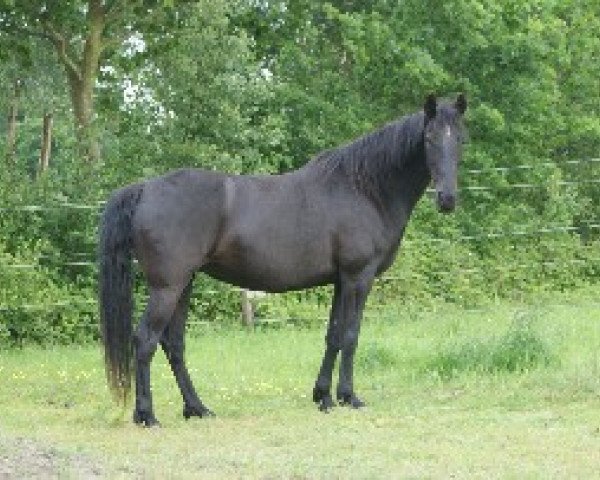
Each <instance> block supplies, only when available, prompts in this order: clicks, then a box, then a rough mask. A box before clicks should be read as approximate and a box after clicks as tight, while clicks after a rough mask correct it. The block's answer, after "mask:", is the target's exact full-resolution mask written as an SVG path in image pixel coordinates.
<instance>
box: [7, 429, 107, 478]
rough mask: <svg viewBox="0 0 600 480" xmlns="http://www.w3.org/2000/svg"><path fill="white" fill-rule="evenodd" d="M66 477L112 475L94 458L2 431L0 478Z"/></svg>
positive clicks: (104, 476)
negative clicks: (60, 449)
mask: <svg viewBox="0 0 600 480" xmlns="http://www.w3.org/2000/svg"><path fill="white" fill-rule="evenodd" d="M65 477H66V478H78V479H96V478H107V477H110V474H109V472H108V470H107V469H106V468H105V467H104V466H103V465H100V464H99V463H98V461H97V460H95V459H92V458H89V457H86V456H84V455H81V454H77V455H69V454H66V453H64V452H60V451H59V450H57V449H55V448H53V447H51V446H45V445H42V444H40V443H39V442H37V441H35V440H32V439H29V438H23V437H8V436H6V435H4V434H2V433H1V432H0V479H2V480H4V479H25V478H27V479H31V478H40V479H41V478H43V479H52V478H65Z"/></svg>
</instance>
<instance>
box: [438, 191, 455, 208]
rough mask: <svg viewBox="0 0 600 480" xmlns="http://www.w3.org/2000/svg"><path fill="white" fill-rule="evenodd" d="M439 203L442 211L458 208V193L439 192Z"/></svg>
mask: <svg viewBox="0 0 600 480" xmlns="http://www.w3.org/2000/svg"><path fill="white" fill-rule="evenodd" d="M437 205H438V209H439V211H440V212H442V213H451V212H453V211H454V209H455V208H456V195H454V194H452V193H443V192H437Z"/></svg>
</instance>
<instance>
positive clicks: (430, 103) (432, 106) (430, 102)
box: [423, 93, 437, 120]
mask: <svg viewBox="0 0 600 480" xmlns="http://www.w3.org/2000/svg"><path fill="white" fill-rule="evenodd" d="M423 110H424V111H425V118H426V119H427V120H431V119H432V118H433V117H435V114H436V112H437V99H436V98H435V95H434V94H433V93H430V94H429V95H427V98H426V99H425V105H424V107H423Z"/></svg>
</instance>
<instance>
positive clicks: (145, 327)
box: [133, 286, 183, 427]
mask: <svg viewBox="0 0 600 480" xmlns="http://www.w3.org/2000/svg"><path fill="white" fill-rule="evenodd" d="M182 291H183V287H173V286H171V287H163V288H155V287H151V288H150V298H149V299H148V305H147V306H146V311H145V312H144V315H143V316H142V319H141V321H140V324H139V325H138V328H137V331H136V334H135V356H136V370H135V410H134V413H133V421H134V422H135V423H138V424H142V425H145V426H147V427H151V426H154V425H157V424H158V421H157V420H156V417H155V416H154V410H153V408H152V391H151V389H150V362H151V361H152V357H153V356H154V352H156V347H157V345H158V341H159V340H160V338H161V336H162V334H163V331H164V330H165V328H166V327H167V325H168V323H169V322H170V320H171V318H172V316H173V313H174V312H175V309H176V307H177V303H178V301H179V297H180V296H181V292H182Z"/></svg>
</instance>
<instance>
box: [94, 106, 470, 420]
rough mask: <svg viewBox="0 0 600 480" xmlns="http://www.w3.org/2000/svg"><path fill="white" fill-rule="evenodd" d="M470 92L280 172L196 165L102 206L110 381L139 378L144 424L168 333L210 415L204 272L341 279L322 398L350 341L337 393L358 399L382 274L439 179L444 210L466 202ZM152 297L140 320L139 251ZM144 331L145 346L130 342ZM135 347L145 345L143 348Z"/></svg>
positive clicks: (268, 278)
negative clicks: (198, 305) (198, 363)
mask: <svg viewBox="0 0 600 480" xmlns="http://www.w3.org/2000/svg"><path fill="white" fill-rule="evenodd" d="M466 108H467V102H466V99H465V97H464V96H463V95H459V96H458V98H457V99H456V101H453V102H449V103H446V102H443V103H439V104H438V102H437V100H436V98H435V97H434V96H433V95H431V96H429V97H428V98H427V99H426V101H425V105H424V109H423V111H419V112H417V113H415V114H413V115H410V116H407V117H404V118H402V119H400V120H398V121H395V122H392V123H389V124H388V125H386V126H384V127H383V128H381V129H380V130H378V131H376V132H373V133H371V134H368V135H366V136H364V137H362V138H359V139H358V140H356V141H354V142H352V143H350V144H348V145H345V146H342V147H340V148H337V149H332V150H328V151H325V152H323V153H321V154H319V155H317V156H316V157H315V158H314V159H312V160H311V161H310V162H308V163H307V164H306V165H305V166H304V167H302V168H300V169H298V170H295V171H292V172H289V173H286V174H283V175H270V176H238V175H227V174H224V173H218V172H211V171H203V170H195V169H187V170H179V171H176V172H173V173H169V174H167V175H165V176H162V177H158V178H154V179H151V180H148V181H145V182H142V183H138V184H133V185H129V186H127V187H125V188H123V189H121V190H118V191H116V192H115V193H114V194H113V195H112V197H111V199H110V200H109V202H108V204H107V205H106V209H105V211H104V214H103V219H102V225H101V238H100V260H99V261H100V314H101V323H102V333H103V338H104V344H105V359H106V368H107V377H108V383H109V386H110V387H111V390H112V391H113V392H114V393H115V395H116V396H117V397H126V396H127V394H128V392H129V390H130V387H131V380H130V377H131V374H132V370H133V369H132V357H133V356H134V355H135V388H136V390H135V391H136V402H135V410H134V416H133V419H134V421H135V422H136V423H140V424H144V425H146V426H151V425H155V424H157V423H158V422H157V420H156V417H155V416H154V411H153V407H152V396H151V389H150V362H151V360H152V357H153V355H154V353H155V351H156V348H157V345H158V343H159V342H160V344H161V346H162V348H163V350H164V352H165V354H166V356H167V358H168V360H169V363H170V366H171V369H172V370H173V374H174V376H175V379H176V381H177V384H178V386H179V389H180V390H181V394H182V396H183V402H184V407H183V415H184V416H185V418H189V417H191V416H199V417H204V416H209V415H212V412H211V411H210V410H209V409H208V408H206V407H205V406H204V404H203V403H202V401H201V400H200V398H199V397H198V395H197V394H196V391H195V389H194V387H193V385H192V382H191V379H190V376H189V374H188V371H187V368H186V366H185V363H184V330H185V322H186V316H187V310H188V305H189V300H190V290H191V284H192V279H193V276H194V274H195V273H196V272H198V271H200V272H204V273H206V274H208V275H210V276H212V277H214V278H217V279H219V280H223V281H225V282H228V283H230V284H233V285H237V286H239V287H244V288H249V289H253V290H265V291H268V292H284V291H288V290H294V289H303V288H307V287H311V286H315V285H326V284H333V286H334V293H333V302H332V307H331V316H330V320H329V326H328V329H327V336H326V349H325V355H324V357H323V362H322V365H321V369H320V371H319V374H318V377H317V381H316V385H315V387H314V390H313V399H314V401H315V402H317V403H318V404H319V408H320V409H321V410H324V411H327V410H328V409H330V408H331V407H332V406H333V405H334V402H333V399H332V395H331V382H332V371H333V367H334V363H335V360H336V357H337V355H338V352H339V351H341V362H340V369H339V383H338V386H337V400H338V401H339V402H340V403H342V404H347V405H350V406H352V407H355V408H358V407H361V406H363V405H364V404H363V402H362V401H361V400H360V399H359V398H358V397H357V396H356V394H355V392H354V385H353V363H354V352H355V350H356V346H357V341H358V334H359V330H360V322H361V316H362V312H363V308H364V305H365V301H366V299H367V295H368V294H369V291H370V289H371V285H372V284H373V280H374V278H375V277H376V276H378V275H379V274H381V273H382V272H384V271H385V270H386V269H387V268H388V267H389V266H390V265H391V264H392V261H393V260H394V258H395V256H396V252H397V250H398V247H399V245H400V241H401V239H402V235H403V233H404V229H405V227H406V224H407V222H408V219H409V217H410V215H411V212H412V210H413V208H414V206H415V204H416V203H417V201H418V200H419V198H421V196H422V195H423V193H424V191H425V189H426V187H427V185H428V184H429V183H430V181H431V180H432V179H433V182H434V184H435V189H436V192H437V195H436V201H437V205H438V208H439V210H440V211H442V212H451V211H452V210H454V207H455V203H456V189H457V167H458V163H459V160H460V157H461V144H462V142H461V139H462V135H463V133H462V131H463V129H462V116H463V114H464V112H465V110H466ZM133 255H135V257H136V258H137V260H138V262H139V266H140V268H141V270H142V271H143V273H144V275H145V278H146V280H147V282H148V285H149V299H148V304H147V306H146V309H145V313H144V314H143V317H142V319H141V321H140V323H139V326H138V327H137V330H136V332H135V335H134V334H133V329H132V310H133V301H132V283H133V277H132V266H131V263H132V256H133ZM132 340H133V342H132ZM132 347H134V348H132Z"/></svg>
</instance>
